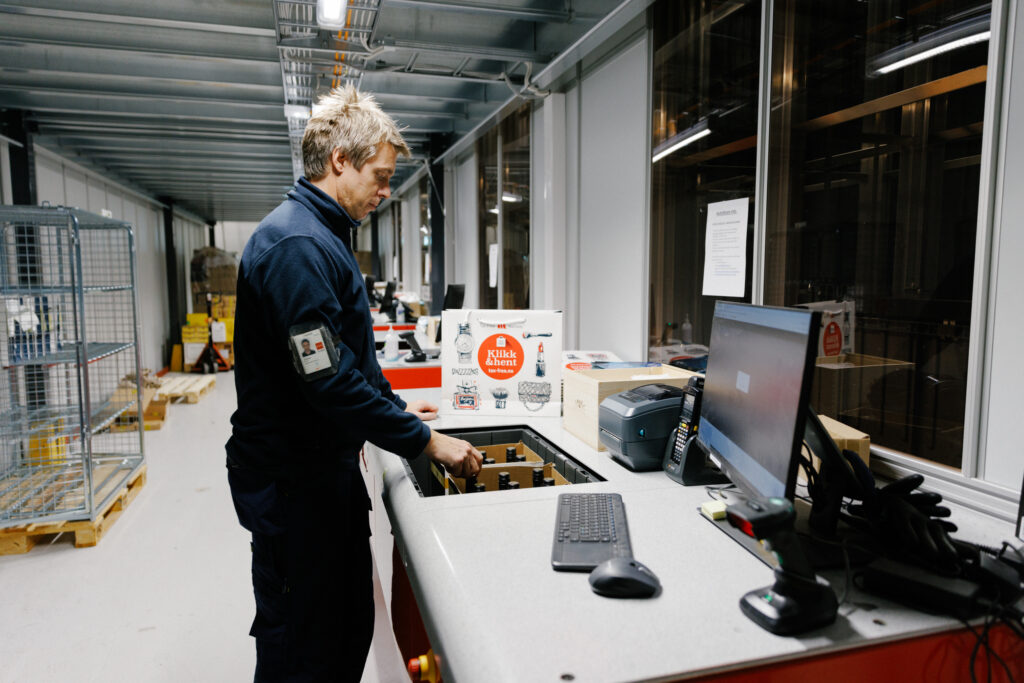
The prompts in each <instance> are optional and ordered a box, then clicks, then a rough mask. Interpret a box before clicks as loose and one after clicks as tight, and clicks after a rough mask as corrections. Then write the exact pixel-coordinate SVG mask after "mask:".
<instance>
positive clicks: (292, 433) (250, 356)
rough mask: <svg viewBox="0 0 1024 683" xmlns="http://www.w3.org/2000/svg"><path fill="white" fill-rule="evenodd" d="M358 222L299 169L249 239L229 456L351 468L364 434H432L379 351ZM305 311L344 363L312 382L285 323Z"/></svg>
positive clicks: (380, 440) (388, 441) (421, 437)
mask: <svg viewBox="0 0 1024 683" xmlns="http://www.w3.org/2000/svg"><path fill="white" fill-rule="evenodd" d="M355 226H356V224H355V222H354V221H353V220H352V219H351V218H349V216H348V214H346V213H345V211H344V210H343V209H342V208H341V206H340V205H338V203H337V202H335V201H334V200H333V199H331V198H330V197H328V196H327V195H326V194H324V193H323V192H321V191H320V190H319V189H318V188H317V187H315V186H314V185H313V184H312V183H310V182H309V181H308V180H306V179H305V178H301V179H300V180H299V181H298V182H297V183H296V184H295V187H294V188H293V189H292V190H291V191H290V192H289V193H288V198H287V199H286V200H285V201H284V202H283V203H282V204H281V205H280V206H278V207H277V208H276V209H274V211H272V212H271V213H270V214H269V215H268V216H267V217H266V218H264V219H263V221H262V222H261V223H260V225H259V227H258V228H257V229H256V232H255V233H254V234H253V236H252V238H251V239H250V240H249V242H248V244H246V246H245V250H244V251H243V252H242V259H241V263H240V264H239V270H238V299H237V305H236V311H235V341H234V343H235V388H236V390H237V392H238V409H237V410H236V411H235V414H234V415H233V416H232V418H231V424H232V427H233V429H232V436H231V439H230V440H229V441H228V443H227V452H228V463H229V465H234V466H236V467H243V468H247V469H253V470H260V471H264V472H268V473H282V474H286V473H290V472H310V471H312V470H318V469H324V470H326V469H334V468H337V467H347V468H351V467H355V466H356V460H357V457H358V453H359V449H360V448H361V447H362V445H363V443H364V442H365V441H369V442H371V443H373V444H376V445H378V446H380V447H382V448H385V449H387V450H389V451H392V452H394V453H397V454H398V455H401V456H403V457H406V458H413V457H416V456H417V455H419V454H420V453H421V452H422V451H423V449H424V448H425V447H426V445H427V442H428V441H429V440H430V429H429V428H428V427H427V426H426V425H425V424H423V422H422V421H421V420H420V419H419V418H418V417H416V416H415V415H413V414H411V413H407V412H404V410H405V406H406V404H405V402H404V401H403V400H402V399H401V398H399V397H398V396H396V395H395V394H394V393H393V392H392V391H391V385H389V384H388V381H387V380H386V379H385V378H384V375H383V373H382V372H381V370H380V365H378V363H377V356H376V351H375V347H374V340H373V322H372V319H371V317H370V309H369V304H368V300H367V296H366V288H365V285H364V284H363V278H362V276H361V275H360V273H359V266H358V265H357V263H356V260H355V257H354V255H353V254H352V247H351V234H352V230H353V228H354V227H355ZM304 323H315V324H318V325H323V326H325V327H326V328H327V330H328V331H329V333H330V334H331V335H332V336H333V337H334V338H335V339H336V340H337V342H336V348H337V351H338V357H339V368H338V372H337V373H335V374H332V375H330V376H327V377H322V378H320V379H315V380H313V381H308V382H307V381H306V380H304V379H303V378H302V377H301V376H300V375H299V373H298V371H297V370H296V369H295V366H294V365H293V362H292V355H291V350H290V346H289V339H288V330H289V328H291V327H292V326H294V325H299V324H304Z"/></svg>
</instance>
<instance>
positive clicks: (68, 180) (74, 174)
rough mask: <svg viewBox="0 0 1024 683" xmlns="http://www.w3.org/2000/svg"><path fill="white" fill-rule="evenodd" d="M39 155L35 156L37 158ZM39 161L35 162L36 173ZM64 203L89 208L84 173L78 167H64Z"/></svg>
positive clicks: (83, 208) (85, 209)
mask: <svg viewBox="0 0 1024 683" xmlns="http://www.w3.org/2000/svg"><path fill="white" fill-rule="evenodd" d="M39 158H40V157H36V159H39ZM38 164H39V162H38V161H37V162H36V169H37V170H36V173H37V174H38V168H39V165H38ZM64 204H65V206H75V207H78V208H80V209H82V210H84V211H88V210H89V189H88V187H87V186H86V182H85V173H82V172H81V171H79V170H78V169H74V168H67V167H65V168H64Z"/></svg>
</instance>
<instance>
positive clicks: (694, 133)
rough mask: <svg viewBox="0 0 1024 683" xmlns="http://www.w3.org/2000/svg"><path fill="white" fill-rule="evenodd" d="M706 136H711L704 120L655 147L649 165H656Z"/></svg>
mask: <svg viewBox="0 0 1024 683" xmlns="http://www.w3.org/2000/svg"><path fill="white" fill-rule="evenodd" d="M708 135H711V129H710V128H709V127H708V121H707V119H704V120H703V121H700V122H699V123H697V124H696V125H693V126H690V127H689V128H687V129H686V130H684V131H683V132H682V133H679V134H677V135H674V136H672V137H671V138H669V139H668V140H666V141H665V142H663V143H661V144H660V145H658V146H657V147H655V148H654V156H652V157H651V163H652V164H656V163H658V162H659V161H661V160H662V159H664V158H665V157H667V156H668V155H669V154H672V153H673V152H676V151H678V150H680V149H682V148H683V147H686V146H687V145H689V144H692V143H694V142H696V141H697V140H700V139H701V138H703V137H707V136H708Z"/></svg>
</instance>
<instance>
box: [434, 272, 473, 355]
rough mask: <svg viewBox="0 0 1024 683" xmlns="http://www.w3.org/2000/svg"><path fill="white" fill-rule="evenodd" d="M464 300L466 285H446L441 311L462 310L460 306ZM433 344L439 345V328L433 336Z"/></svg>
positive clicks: (438, 327) (439, 327)
mask: <svg viewBox="0 0 1024 683" xmlns="http://www.w3.org/2000/svg"><path fill="white" fill-rule="evenodd" d="M465 299H466V285H448V289H446V290H445V292H444V305H443V306H442V307H441V310H442V311H447V310H450V309H453V308H462V304H463V302H464V301H465ZM434 343H436V344H440V343H441V326H440V325H438V326H437V334H436V335H435V336H434Z"/></svg>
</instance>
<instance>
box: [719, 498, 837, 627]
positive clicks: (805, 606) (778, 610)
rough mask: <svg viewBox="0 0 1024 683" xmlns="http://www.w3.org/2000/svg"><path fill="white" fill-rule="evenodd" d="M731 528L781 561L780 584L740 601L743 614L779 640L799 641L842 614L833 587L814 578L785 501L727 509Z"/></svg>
mask: <svg viewBox="0 0 1024 683" xmlns="http://www.w3.org/2000/svg"><path fill="white" fill-rule="evenodd" d="M725 514H726V517H727V518H728V520H729V523H730V524H732V525H733V526H735V527H737V528H738V529H741V530H742V531H744V532H745V533H747V534H749V535H750V536H753V537H754V538H756V539H758V540H763V541H764V542H765V545H767V546H768V549H769V550H771V552H772V553H773V554H774V555H775V557H776V559H777V560H778V562H779V566H778V567H777V568H776V569H775V583H774V584H772V585H771V586H765V587H764V588H758V589H755V590H752V591H750V592H748V593H747V594H746V595H744V596H743V597H742V598H740V609H741V610H742V611H743V614H745V615H746V616H747V618H749V619H750V620H751V621H753V622H754V623H755V624H757V625H758V626H760V627H761V628H763V629H765V630H766V631H769V632H771V633H774V634H776V635H793V634H797V633H803V632H805V631H810V630H812V629H815V628H819V627H821V626H826V625H828V624H831V623H832V622H833V621H835V618H836V614H837V613H838V611H839V603H838V601H837V600H836V594H835V593H834V592H833V591H832V586H830V585H829V583H828V582H827V581H826V580H825V579H823V578H821V577H820V576H817V575H816V574H815V573H814V568H813V567H812V565H811V563H810V562H809V560H808V558H807V555H806V554H805V553H804V551H803V548H802V547H801V545H800V539H799V538H798V537H797V534H796V530H795V529H794V528H793V522H794V521H795V519H796V511H795V510H794V508H793V504H792V503H790V502H789V501H788V500H786V499H784V498H769V499H767V500H757V499H753V498H749V499H747V500H746V501H744V502H742V503H734V504H732V505H730V506H729V507H728V508H726V511H725Z"/></svg>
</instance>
